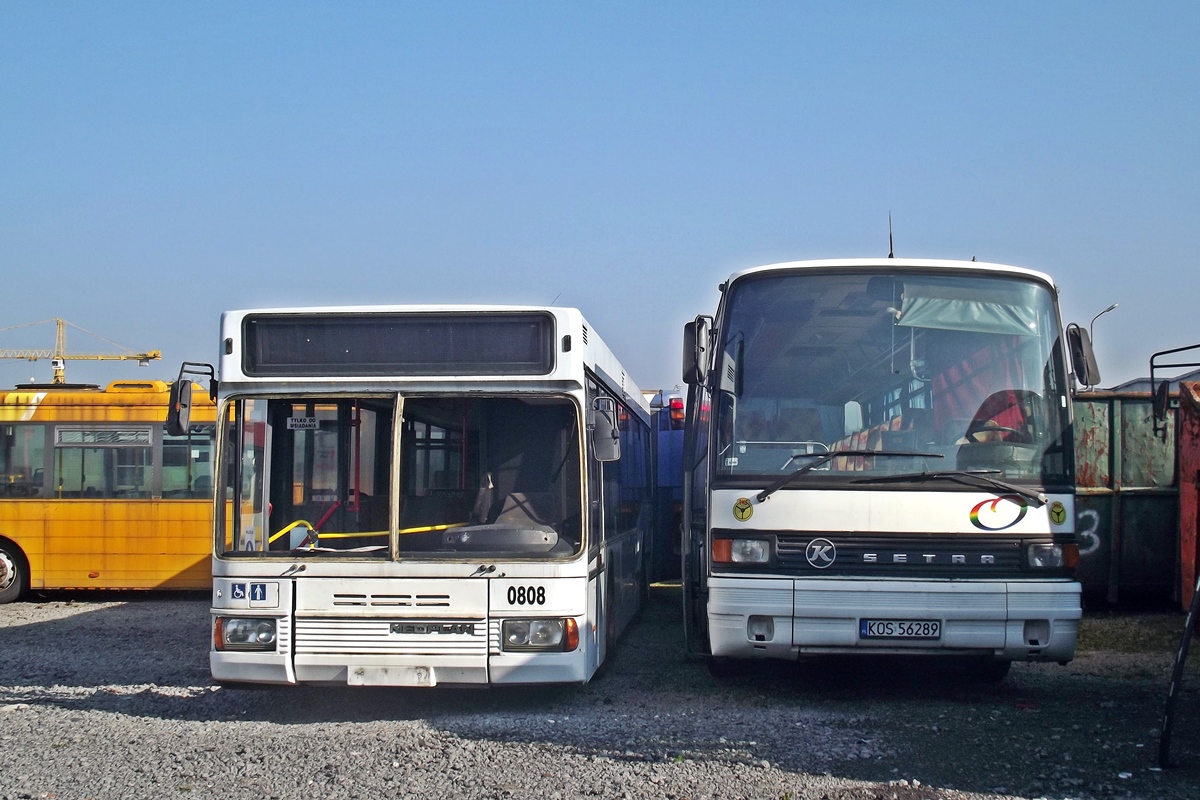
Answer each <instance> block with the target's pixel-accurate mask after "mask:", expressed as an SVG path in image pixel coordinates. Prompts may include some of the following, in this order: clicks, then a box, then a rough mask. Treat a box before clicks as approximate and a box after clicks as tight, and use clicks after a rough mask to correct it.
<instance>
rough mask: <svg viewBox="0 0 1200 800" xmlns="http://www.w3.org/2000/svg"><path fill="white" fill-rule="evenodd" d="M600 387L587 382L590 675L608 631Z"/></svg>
mask: <svg viewBox="0 0 1200 800" xmlns="http://www.w3.org/2000/svg"><path fill="white" fill-rule="evenodd" d="M599 396H600V387H599V386H598V385H597V383H596V381H595V380H593V379H592V378H588V381H587V404H586V406H585V408H584V412H583V413H584V427H585V429H586V434H585V436H584V440H585V443H586V448H587V465H586V470H585V472H586V473H587V517H588V532H587V537H588V593H587V596H588V619H590V620H591V621H592V631H591V634H592V635H591V641H592V645H591V647H589V648H588V665H587V672H588V674H589V675H590V674H591V673H592V672H593V671H595V669H596V668H597V667H598V666H599V665H600V664H601V663H603V661H604V658H605V656H606V655H607V653H606V649H607V648H606V644H607V641H606V639H607V637H606V635H605V633H606V631H607V628H608V614H607V609H608V599H609V598H608V588H607V584H608V578H609V575H608V570H607V567H608V565H607V564H606V563H605V547H606V545H607V542H606V541H605V535H604V464H603V463H602V462H601V461H599V460H598V459H597V458H596V444H595V441H594V439H593V437H592V435H591V434H592V429H593V421H592V415H593V414H594V413H595V410H594V404H595V400H596V398H597V397H599Z"/></svg>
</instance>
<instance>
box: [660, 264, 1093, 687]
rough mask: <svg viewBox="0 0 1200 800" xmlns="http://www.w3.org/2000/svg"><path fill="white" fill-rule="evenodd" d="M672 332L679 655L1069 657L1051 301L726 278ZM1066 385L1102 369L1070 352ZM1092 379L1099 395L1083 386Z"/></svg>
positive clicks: (1072, 624) (971, 280) (1067, 531)
mask: <svg viewBox="0 0 1200 800" xmlns="http://www.w3.org/2000/svg"><path fill="white" fill-rule="evenodd" d="M721 290H722V295H721V300H720V304H719V307H718V309H717V313H716V316H715V317H707V316H701V317H698V318H697V319H696V321H695V322H692V323H688V325H687V326H686V328H685V334H684V372H685V376H684V378H685V381H686V382H687V383H688V384H689V394H688V400H687V428H686V436H685V444H684V471H685V484H684V485H685V489H684V492H685V495H684V514H685V521H684V537H685V541H684V545H683V570H684V577H683V586H684V605H685V608H684V611H685V626H686V629H687V640H688V644H689V647H690V649H691V650H692V651H693V652H695V653H698V654H707V655H709V656H710V657H711V658H710V662H709V663H710V667H711V669H712V671H713V672H714V674H719V675H720V674H728V673H729V672H731V671H733V670H736V669H737V668H738V666H739V664H740V663H741V662H739V661H738V659H753V658H782V659H796V658H798V657H801V656H807V655H820V654H835V653H836V654H848V653H859V654H863V653H876V654H881V653H890V654H914V655H915V654H929V655H934V654H938V655H956V656H964V657H969V658H968V659H966V663H968V664H970V665H971V666H972V667H973V668H975V669H976V670H977V671H978V672H979V674H981V675H984V676H987V677H991V678H995V679H999V678H1002V677H1003V676H1004V675H1005V674H1006V673H1007V671H1008V668H1009V666H1010V664H1011V662H1012V661H1015V660H1044V661H1054V662H1059V663H1066V662H1068V661H1070V660H1071V659H1072V658H1073V657H1074V653H1075V637H1076V631H1077V627H1078V620H1079V618H1080V615H1081V609H1080V585H1079V583H1078V582H1077V581H1076V580H1075V578H1074V575H1073V571H1074V567H1075V566H1076V563H1077V560H1078V545H1077V543H1076V536H1075V529H1074V525H1075V512H1074V483H1075V481H1074V452H1073V449H1072V438H1071V387H1070V385H1069V380H1070V376H1069V374H1068V368H1067V356H1066V353H1067V350H1068V348H1067V347H1066V346H1065V345H1064V342H1063V335H1062V328H1061V326H1060V323H1059V316H1058V308H1057V290H1056V288H1055V286H1054V284H1053V283H1052V282H1051V280H1050V278H1048V277H1047V276H1045V275H1042V274H1040V273H1037V272H1033V271H1030V270H1026V269H1019V268H1015V267H1008V266H1002V265H995V264H983V263H976V262H953V261H931V260H907V259H893V258H887V259H878V260H851V261H844V260H840V261H806V262H792V263H785V264H775V265H771V266H765V267H759V268H755V269H750V270H746V271H743V272H739V273H737V274H735V275H733V276H732V277H731V278H730V279H729V280H728V281H727V282H725V283H724V284H722V286H721ZM1068 338H1069V340H1070V343H1071V346H1070V350H1071V358H1072V360H1073V361H1074V362H1075V363H1076V367H1075V369H1076V373H1077V374H1081V370H1084V369H1091V370H1092V373H1090V374H1089V375H1088V380H1090V381H1093V382H1094V381H1095V380H1097V379H1098V375H1096V374H1095V372H1094V359H1093V358H1091V347H1090V343H1089V342H1088V341H1087V337H1086V332H1084V331H1082V330H1081V329H1079V328H1078V327H1077V326H1071V328H1069V329H1068ZM1093 376H1094V377H1093Z"/></svg>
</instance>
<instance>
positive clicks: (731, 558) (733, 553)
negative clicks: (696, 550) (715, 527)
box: [712, 539, 771, 564]
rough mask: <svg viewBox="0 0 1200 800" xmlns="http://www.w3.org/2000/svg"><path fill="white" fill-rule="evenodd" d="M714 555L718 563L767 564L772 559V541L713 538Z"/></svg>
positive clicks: (714, 559)
mask: <svg viewBox="0 0 1200 800" xmlns="http://www.w3.org/2000/svg"><path fill="white" fill-rule="evenodd" d="M712 557H713V561H714V562H716V563H717V564H766V563H767V562H768V561H770V560H771V543H770V542H769V541H768V540H766V539H713V543H712Z"/></svg>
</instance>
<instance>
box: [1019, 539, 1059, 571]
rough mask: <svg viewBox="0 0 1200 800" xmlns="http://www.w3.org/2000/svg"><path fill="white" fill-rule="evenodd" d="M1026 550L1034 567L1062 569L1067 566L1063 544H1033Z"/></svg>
mask: <svg viewBox="0 0 1200 800" xmlns="http://www.w3.org/2000/svg"><path fill="white" fill-rule="evenodd" d="M1025 552H1026V553H1027V555H1028V558H1029V566H1030V567H1032V568H1033V569H1061V568H1062V567H1064V566H1066V561H1065V559H1064V558H1063V546H1062V545H1061V544H1031V545H1029V547H1028V549H1027V550H1026V551H1025Z"/></svg>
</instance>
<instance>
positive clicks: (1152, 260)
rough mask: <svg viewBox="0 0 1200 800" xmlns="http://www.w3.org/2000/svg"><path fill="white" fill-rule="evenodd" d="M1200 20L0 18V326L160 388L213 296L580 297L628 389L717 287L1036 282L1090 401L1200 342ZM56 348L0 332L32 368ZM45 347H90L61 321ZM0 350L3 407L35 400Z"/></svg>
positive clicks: (949, 5) (537, 11) (1120, 6)
mask: <svg viewBox="0 0 1200 800" xmlns="http://www.w3.org/2000/svg"><path fill="white" fill-rule="evenodd" d="M1198 31H1200V4H1196V3H1192V2H1156V3H1152V4H1135V3H1109V2H1056V3H1043V2H1027V3H1026V2H999V3H988V4H982V3H956V2H944V3H939V2H907V3H883V2H863V3H823V4H818V3H803V2H795V3H781V2H757V3H744V2H727V3H713V2H699V3H696V2H691V3H674V2H657V3H603V4H598V3H590V4H584V3H563V2H557V3H550V2H540V3H494V2H493V3H484V2H452V3H415V2H414V3H399V2H381V3H368V2H352V3H341V4H334V3H303V2H288V3H277V2H256V3H242V2H236V3H235V2H224V3H223V2H208V3H203V4H184V3H170V4H163V3H149V2H147V3H122V2H111V3H103V4H98V3H70V2H56V3H42V2H13V0H0V276H2V278H3V280H2V283H0V328H6V327H9V326H13V325H21V324H24V323H29V322H36V321H38V320H44V319H49V318H53V317H62V318H65V319H67V320H68V321H70V322H71V323H73V324H75V325H78V326H80V327H82V328H84V329H87V330H89V331H93V332H95V333H96V334H98V335H99V336H102V337H104V338H105V339H109V340H112V341H116V342H120V343H121V344H123V345H126V346H128V347H130V348H132V349H135V350H142V349H154V348H156V349H161V350H162V351H163V355H164V359H163V361H161V362H156V363H155V364H154V365H152V366H151V367H150V368H146V369H139V368H138V367H136V366H134V365H132V364H124V363H90V362H85V361H78V362H69V363H68V367H67V378H68V380H71V381H96V382H106V381H108V380H117V379H132V378H149V377H159V378H163V379H170V378H172V377H173V376H174V374H175V372H176V371H177V369H178V364H179V362H180V361H182V360H193V361H196V360H198V361H211V360H213V359H214V358H215V356H216V347H217V321H218V317H219V315H220V313H221V311H223V310H225V309H231V308H245V307H258V306H280V305H292V304H331V303H376V302H397V303H406V302H455V303H459V302H461V303H474V302H495V303H528V304H550V303H556V304H558V305H570V306H577V307H579V308H581V309H583V311H584V314H585V315H586V316H587V317H588V318H589V319H590V320H591V322H592V325H593V326H594V327H595V329H596V330H598V331H599V332H600V333H601V335H602V336H604V338H605V339H606V340H608V342H609V344H610V345H611V346H612V348H613V349H614V350H615V351H616V352H617V354H618V356H619V357H620V358H621V359H622V360H623V361H624V362H625V365H626V367H627V368H628V370H629V372H630V374H631V375H632V376H633V377H634V379H635V380H636V381H638V382H639V383H640V384H641V385H642V386H644V387H658V386H672V385H674V384H676V383H677V382H678V381H679V363H680V355H679V351H680V330H681V327H682V325H683V323H684V322H685V321H687V320H688V319H691V318H692V317H693V316H695V315H696V314H698V313H711V312H712V311H713V309H714V307H715V303H716V300H717V291H716V287H717V284H718V283H719V282H720V281H721V280H723V279H724V278H725V277H727V275H728V274H729V273H731V272H733V271H735V270H738V269H742V268H745V267H750V266H757V265H760V264H768V263H773V262H777V261H786V260H793V259H803V258H824V257H838V256H854V257H858V256H876V255H878V256H882V255H886V253H887V219H888V214H889V213H890V214H891V215H892V218H893V221H894V222H893V224H894V228H895V247H896V251H897V254H898V255H904V256H914V257H931V258H966V259H969V258H971V257H972V256H975V257H978V258H979V260H981V261H983V260H987V261H997V262H1001V263H1009V264H1015V265H1018V266H1025V267H1030V268H1033V269H1038V270H1042V271H1044V272H1047V273H1049V274H1051V275H1052V276H1054V278H1055V279H1056V281H1057V283H1058V285H1059V286H1060V288H1061V290H1062V295H1061V300H1062V308H1063V312H1064V318H1065V321H1077V322H1081V323H1083V324H1084V325H1085V326H1086V324H1087V323H1088V321H1089V320H1090V319H1091V317H1092V316H1093V315H1094V314H1096V313H1097V312H1099V311H1100V310H1102V309H1103V308H1105V307H1106V306H1107V305H1109V304H1110V303H1113V302H1117V303H1119V307H1118V308H1117V310H1115V311H1113V312H1112V313H1111V314H1108V315H1106V316H1104V317H1103V318H1101V319H1100V320H1098V321H1097V322H1096V326H1095V336H1096V340H1097V341H1096V345H1097V350H1098V356H1099V361H1100V366H1101V369H1102V371H1103V373H1104V381H1103V384H1104V385H1112V384H1114V383H1117V382H1120V381H1123V380H1126V379H1129V378H1132V377H1136V376H1139V375H1143V374H1146V373H1147V372H1148V360H1149V357H1150V354H1151V353H1152V352H1154V351H1156V350H1163V349H1167V348H1172V347H1178V346H1182V345H1187V344H1192V343H1195V342H1200V323H1198V322H1197V309H1198V308H1200V292H1198V291H1197V288H1196V287H1197V280H1196V266H1197V263H1198V258H1197V255H1196V251H1197V247H1198V244H1197V240H1198V239H1200V235H1198V232H1197V222H1198V221H1200V59H1198V58H1196V55H1195V41H1194V40H1195V36H1196V34H1197V32H1198ZM53 343H54V327H53V325H42V326H34V327H30V328H19V329H16V330H5V331H0V348H9V349H11V348H23V347H47V348H48V347H51V346H52V345H53ZM68 351H69V352H72V353H78V354H82V353H91V352H113V348H112V347H111V345H109V344H108V343H107V342H105V341H102V340H100V339H96V338H93V337H89V336H87V335H86V334H83V333H81V332H79V331H77V330H74V329H71V330H70V331H69V333H68ZM50 374H51V373H50V366H49V363H48V362H46V361H39V362H36V363H28V362H25V361H17V360H0V386H6V385H12V384H13V383H15V382H18V381H26V380H28V379H29V378H30V377H34V378H36V379H37V380H38V381H48V380H49V379H50Z"/></svg>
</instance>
